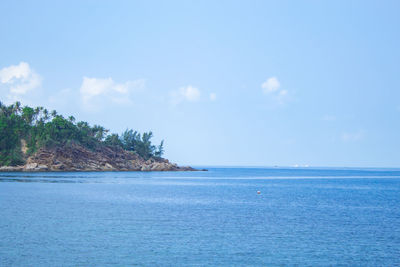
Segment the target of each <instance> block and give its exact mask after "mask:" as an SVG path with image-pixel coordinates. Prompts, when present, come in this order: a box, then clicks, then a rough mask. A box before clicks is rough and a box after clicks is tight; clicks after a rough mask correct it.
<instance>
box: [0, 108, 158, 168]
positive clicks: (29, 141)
mask: <svg viewBox="0 0 400 267" xmlns="http://www.w3.org/2000/svg"><path fill="white" fill-rule="evenodd" d="M107 133H108V130H107V129H105V128H104V127H102V126H100V125H94V126H93V127H91V126H90V125H89V124H88V123H87V122H84V121H80V122H78V123H75V118H74V117H73V116H70V117H68V119H66V118H64V117H63V116H62V115H59V114H58V113H57V111H55V110H53V111H52V112H51V113H49V111H48V110H47V109H44V108H43V107H37V108H31V107H28V106H24V107H21V103H19V102H16V103H15V104H13V105H10V106H6V105H3V104H2V103H1V102H0V166H1V165H19V164H22V163H23V154H22V151H21V140H24V141H25V142H26V145H27V149H28V150H27V154H28V155H30V154H32V153H34V152H35V151H37V149H38V148H40V147H43V146H45V147H54V146H60V145H65V144H69V143H77V144H80V145H82V146H84V147H86V148H89V149H94V148H96V147H101V146H112V147H121V148H123V149H125V150H128V151H133V152H135V153H137V154H138V155H140V156H141V157H143V158H144V159H149V158H152V157H161V156H162V155H163V153H164V148H163V144H164V141H162V142H161V144H160V145H159V146H157V147H156V146H154V145H153V144H152V143H151V138H152V137H153V133H152V132H147V133H146V132H145V133H143V134H142V135H141V134H140V133H139V132H137V131H133V130H126V131H125V132H124V133H122V135H121V136H119V135H118V134H114V133H112V134H109V135H107Z"/></svg>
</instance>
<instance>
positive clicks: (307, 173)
mask: <svg viewBox="0 0 400 267" xmlns="http://www.w3.org/2000/svg"><path fill="white" fill-rule="evenodd" d="M258 190H259V191H261V194H257V191H258ZM0 205H1V209H0V266H114V265H116V266H133V265H138V266H207V265H212V266H248V265H250V266H251V265H253V266H332V265H333V266H400V170H389V169H387V170H384V169H375V170H373V169H298V168H297V169H295V168H293V169H277V168H270V169H262V168H210V171H209V172H166V173H135V172H122V173H59V174H58V173H56V174H55V173H36V174H27V173H0Z"/></svg>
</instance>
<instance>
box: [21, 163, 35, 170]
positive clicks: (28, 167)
mask: <svg viewBox="0 0 400 267" xmlns="http://www.w3.org/2000/svg"><path fill="white" fill-rule="evenodd" d="M37 166H38V164H37V163H36V162H34V163H28V164H26V165H25V167H24V170H26V171H33V170H35V169H36V167H37Z"/></svg>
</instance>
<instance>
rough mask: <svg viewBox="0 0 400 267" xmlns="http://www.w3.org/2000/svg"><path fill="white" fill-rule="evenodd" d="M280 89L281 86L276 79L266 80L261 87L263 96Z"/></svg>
mask: <svg viewBox="0 0 400 267" xmlns="http://www.w3.org/2000/svg"><path fill="white" fill-rule="evenodd" d="M280 87H281V84H280V82H279V81H278V79H277V78H276V77H271V78H268V79H267V80H266V81H265V82H263V84H262V85H261V88H262V89H263V92H264V94H268V93H272V92H276V91H278V90H279V88H280Z"/></svg>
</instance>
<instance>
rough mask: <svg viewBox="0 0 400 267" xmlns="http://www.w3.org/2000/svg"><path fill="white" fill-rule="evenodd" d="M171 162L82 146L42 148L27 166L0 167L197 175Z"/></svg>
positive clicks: (13, 169) (102, 148) (6, 168)
mask: <svg viewBox="0 0 400 267" xmlns="http://www.w3.org/2000/svg"><path fill="white" fill-rule="evenodd" d="M193 170H195V169H193V168H190V167H179V166H178V165H176V164H173V163H170V162H169V161H168V160H167V159H163V158H151V159H148V160H144V159H143V158H141V157H140V156H138V155H137V154H136V153H134V152H131V151H126V150H123V149H122V148H118V147H108V146H101V147H97V148H94V149H93V150H89V149H87V148H85V147H83V146H81V145H79V144H74V143H73V144H69V145H64V146H59V147H53V148H44V147H42V148H40V149H38V151H37V152H36V153H35V154H34V155H31V156H30V157H28V158H27V159H26V164H25V165H24V166H15V167H9V166H4V167H0V171H27V172H30V171H193Z"/></svg>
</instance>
